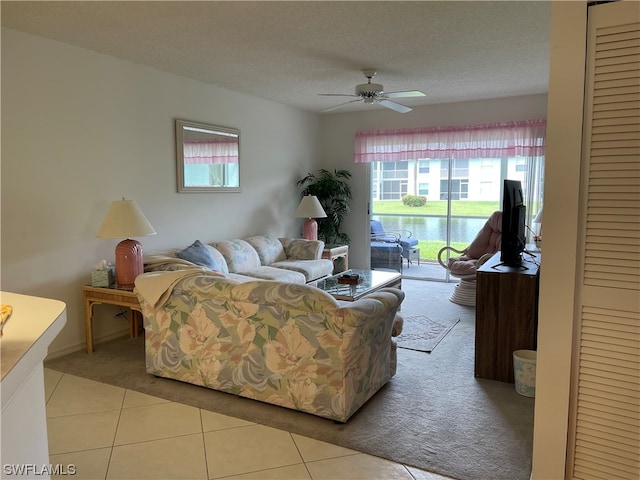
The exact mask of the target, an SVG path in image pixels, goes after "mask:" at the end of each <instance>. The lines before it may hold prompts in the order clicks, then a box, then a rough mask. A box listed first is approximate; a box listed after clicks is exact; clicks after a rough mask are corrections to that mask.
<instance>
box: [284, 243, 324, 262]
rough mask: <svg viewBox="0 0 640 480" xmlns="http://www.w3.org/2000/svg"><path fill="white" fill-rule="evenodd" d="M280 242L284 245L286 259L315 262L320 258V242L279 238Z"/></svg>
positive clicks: (322, 245) (322, 246) (321, 246)
mask: <svg viewBox="0 0 640 480" xmlns="http://www.w3.org/2000/svg"><path fill="white" fill-rule="evenodd" d="M280 241H281V242H282V244H283V245H284V252H285V254H286V256H287V258H288V259H293V260H317V259H319V258H321V257H322V249H323V248H324V242H323V241H322V240H306V239H303V238H293V239H288V238H287V239H285V238H281V239H280Z"/></svg>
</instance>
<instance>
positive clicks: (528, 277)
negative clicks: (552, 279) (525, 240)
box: [475, 252, 541, 383]
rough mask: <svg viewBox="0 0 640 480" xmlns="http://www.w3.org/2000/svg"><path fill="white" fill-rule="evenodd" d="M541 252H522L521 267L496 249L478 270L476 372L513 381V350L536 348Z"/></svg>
mask: <svg viewBox="0 0 640 480" xmlns="http://www.w3.org/2000/svg"><path fill="white" fill-rule="evenodd" d="M540 261H541V255H540V253H536V254H533V255H530V254H527V253H524V254H523V264H522V268H512V267H507V266H504V265H502V264H501V263H500V252H498V253H496V254H495V255H494V256H493V257H491V259H490V260H489V261H487V262H486V263H485V264H484V265H483V266H482V267H481V268H480V269H479V270H478V272H477V277H476V279H477V280H476V281H477V284H476V351H475V376H476V377H479V378H487V379H490V380H498V381H500V382H510V383H513V382H514V378H513V352H514V351H515V350H521V349H523V350H535V349H536V347H537V330H538V288H539V282H540Z"/></svg>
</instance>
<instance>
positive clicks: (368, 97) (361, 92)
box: [318, 70, 425, 113]
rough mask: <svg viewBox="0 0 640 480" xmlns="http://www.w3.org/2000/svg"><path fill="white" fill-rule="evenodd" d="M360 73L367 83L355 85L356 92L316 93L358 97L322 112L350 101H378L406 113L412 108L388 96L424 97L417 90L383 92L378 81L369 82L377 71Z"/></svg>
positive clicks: (328, 109)
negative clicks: (393, 100)
mask: <svg viewBox="0 0 640 480" xmlns="http://www.w3.org/2000/svg"><path fill="white" fill-rule="evenodd" d="M362 73H363V74H364V76H365V77H367V83H362V84H360V85H356V91H355V92H356V93H355V94H349V93H319V94H318V95H322V96H325V97H358V98H356V99H355V100H350V101H348V102H345V103H341V104H340V105H336V106H335V107H331V108H327V109H326V110H323V112H330V111H332V110H336V109H337V108H340V107H343V106H345V105H348V104H350V103H355V102H362V101H364V103H379V104H380V105H382V106H383V107H387V108H390V109H391V110H395V111H396V112H399V113H407V112H410V111H411V110H413V109H412V108H409V107H407V106H405V105H400V104H399V103H396V102H392V101H391V100H389V99H390V98H408V97H424V96H425V94H424V93H422V92H421V91H419V90H408V91H404V92H388V93H385V91H384V87H383V86H382V85H380V84H379V83H371V79H372V78H373V77H375V76H376V74H377V73H378V72H376V71H375V70H363V71H362Z"/></svg>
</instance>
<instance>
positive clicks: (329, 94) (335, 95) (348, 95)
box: [318, 93, 358, 97]
mask: <svg viewBox="0 0 640 480" xmlns="http://www.w3.org/2000/svg"><path fill="white" fill-rule="evenodd" d="M318 95H320V96H321V97H357V96H358V95H353V94H352V93H318Z"/></svg>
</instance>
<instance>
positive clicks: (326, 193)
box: [297, 169, 351, 245]
mask: <svg viewBox="0 0 640 480" xmlns="http://www.w3.org/2000/svg"><path fill="white" fill-rule="evenodd" d="M349 178H351V173H350V172H349V171H348V170H334V171H333V172H330V171H329V170H325V169H320V170H318V172H317V173H308V174H307V175H306V176H305V177H304V178H302V179H300V180H298V182H297V185H299V186H302V187H304V189H303V190H302V196H305V195H314V196H316V197H318V201H319V202H320V205H322V208H323V209H324V211H325V213H326V214H327V217H326V218H318V219H317V221H318V238H319V239H321V240H323V241H324V242H325V244H327V245H333V244H341V245H348V244H349V241H350V239H349V235H347V234H346V233H344V232H341V231H340V229H341V228H342V222H343V221H344V218H345V217H346V215H347V213H349V201H350V200H351V185H349V183H348V182H347V180H348V179H349Z"/></svg>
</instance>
